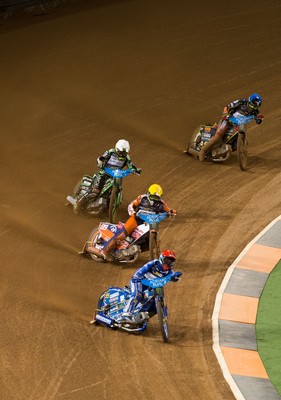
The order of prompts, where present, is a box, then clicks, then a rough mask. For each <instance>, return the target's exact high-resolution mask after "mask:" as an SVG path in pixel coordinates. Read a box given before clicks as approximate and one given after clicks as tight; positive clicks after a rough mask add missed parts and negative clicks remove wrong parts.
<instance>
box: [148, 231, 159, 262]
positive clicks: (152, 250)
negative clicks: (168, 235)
mask: <svg viewBox="0 0 281 400" xmlns="http://www.w3.org/2000/svg"><path fill="white" fill-rule="evenodd" d="M159 256H160V245H159V240H158V234H157V232H156V231H150V232H149V257H150V260H154V259H155V258H159Z"/></svg>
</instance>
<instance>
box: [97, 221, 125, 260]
mask: <svg viewBox="0 0 281 400" xmlns="http://www.w3.org/2000/svg"><path fill="white" fill-rule="evenodd" d="M127 235H128V234H127V231H126V229H125V228H123V232H121V233H120V235H118V236H117V237H116V238H115V239H112V241H111V242H110V243H109V245H108V246H107V248H106V249H105V250H104V251H103V252H102V253H103V256H104V258H105V260H106V261H112V257H111V256H110V252H111V251H112V250H113V249H115V247H116V246H117V245H118V243H119V242H120V241H121V240H124V239H126V237H127Z"/></svg>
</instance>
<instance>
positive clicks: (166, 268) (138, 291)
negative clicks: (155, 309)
mask: <svg viewBox="0 0 281 400" xmlns="http://www.w3.org/2000/svg"><path fill="white" fill-rule="evenodd" d="M175 262H176V254H175V252H174V251H172V250H164V251H162V253H161V254H160V257H159V259H155V260H151V261H149V262H148V263H146V264H145V265H143V266H142V267H141V268H139V269H138V270H137V271H136V272H135V273H134V275H133V276H132V278H131V280H130V289H131V295H130V298H129V300H128V302H127V304H126V306H125V308H124V311H123V314H122V320H124V321H127V322H134V317H133V313H134V310H135V308H136V306H137V304H138V303H139V302H141V301H142V300H143V295H144V291H145V290H146V289H147V286H146V285H143V284H142V282H141V280H142V279H144V278H147V279H155V278H163V277H164V276H166V275H168V274H169V273H170V272H171V271H172V277H171V281H172V282H177V281H178V280H179V279H180V276H181V275H182V272H174V271H173V266H174V264H175Z"/></svg>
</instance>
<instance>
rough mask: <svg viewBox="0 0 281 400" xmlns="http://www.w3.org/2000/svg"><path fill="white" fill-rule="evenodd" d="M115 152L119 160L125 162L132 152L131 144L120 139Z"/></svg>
mask: <svg viewBox="0 0 281 400" xmlns="http://www.w3.org/2000/svg"><path fill="white" fill-rule="evenodd" d="M115 151H116V154H117V156H118V158H119V159H121V160H124V159H125V158H126V156H127V154H128V153H129V151H130V144H129V142H128V141H127V140H125V139H120V140H118V142H117V143H116V145H115Z"/></svg>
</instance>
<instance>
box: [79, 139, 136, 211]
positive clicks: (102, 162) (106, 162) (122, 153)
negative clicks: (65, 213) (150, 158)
mask: <svg viewBox="0 0 281 400" xmlns="http://www.w3.org/2000/svg"><path fill="white" fill-rule="evenodd" d="M129 151H130V144H129V142H128V141H127V140H125V139H120V140H118V142H117V143H116V144H115V148H114V149H113V148H112V149H110V150H106V151H105V152H104V153H103V155H101V156H99V157H98V158H97V164H98V167H99V172H97V173H96V175H95V179H94V182H93V186H92V193H91V194H92V197H97V196H98V195H99V193H100V191H101V189H102V188H103V186H104V184H105V181H106V179H107V178H108V176H109V175H107V174H106V172H105V171H104V168H105V167H108V168H113V169H122V168H124V167H127V168H128V169H132V170H134V171H135V173H137V174H140V173H141V169H140V168H136V167H135V166H134V164H133V163H132V161H131V157H130V155H129ZM79 207H80V204H79V194H78V196H77V202H76V204H75V206H74V211H75V212H76V213H78V211H79Z"/></svg>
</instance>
